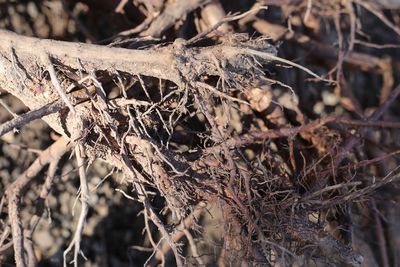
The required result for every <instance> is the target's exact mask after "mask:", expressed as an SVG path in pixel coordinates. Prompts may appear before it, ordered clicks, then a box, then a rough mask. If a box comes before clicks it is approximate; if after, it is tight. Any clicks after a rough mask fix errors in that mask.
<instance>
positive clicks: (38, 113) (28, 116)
mask: <svg viewBox="0 0 400 267" xmlns="http://www.w3.org/2000/svg"><path fill="white" fill-rule="evenodd" d="M64 107H65V104H64V103H63V102H62V101H56V102H53V103H50V104H47V105H45V106H43V107H41V108H39V109H36V110H32V111H29V112H27V113H25V114H23V115H20V116H18V117H17V118H14V119H13V120H10V121H7V122H5V123H3V124H2V125H0V136H3V135H4V134H6V133H8V132H10V131H12V129H14V128H19V127H22V126H24V125H25V124H27V123H29V122H31V121H33V120H37V119H40V118H42V117H44V116H47V115H49V114H52V113H56V112H58V111H60V110H61V109H62V108H64Z"/></svg>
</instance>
